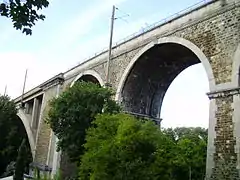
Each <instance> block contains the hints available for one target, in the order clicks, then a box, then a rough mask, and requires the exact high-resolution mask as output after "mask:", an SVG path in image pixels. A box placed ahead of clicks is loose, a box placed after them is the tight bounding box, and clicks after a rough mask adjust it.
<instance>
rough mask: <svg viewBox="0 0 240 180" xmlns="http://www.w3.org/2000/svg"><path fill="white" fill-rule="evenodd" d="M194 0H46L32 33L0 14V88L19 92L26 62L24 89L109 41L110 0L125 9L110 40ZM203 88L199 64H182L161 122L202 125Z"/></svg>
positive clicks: (204, 116) (13, 93)
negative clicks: (46, 5)
mask: <svg viewBox="0 0 240 180" xmlns="http://www.w3.org/2000/svg"><path fill="white" fill-rule="evenodd" d="M199 1H200V0H183V1H177V0H167V1H160V0H91V1H87V0H85V1H83V0H71V1H68V3H66V1H60V0H50V6H49V7H48V8H47V9H44V10H43V11H42V12H43V13H44V14H45V15H46V19H45V21H39V22H37V24H36V26H35V27H34V28H33V35H32V36H25V35H23V34H22V33H21V32H20V31H16V30H15V29H13V28H12V24H11V21H10V20H8V19H5V18H3V17H0V58H1V59H0V61H1V66H0V68H1V70H0V93H3V92H4V87H5V85H7V93H8V94H9V95H10V96H11V97H16V96H19V95H20V94H21V91H22V84H23V79H24V73H25V69H26V68H28V79H27V85H26V90H29V89H31V88H33V87H34V86H37V85H38V84H39V83H41V82H43V81H45V80H47V79H48V78H51V77H52V76H53V75H55V74H58V73H59V72H64V71H65V70H67V69H69V68H71V67H72V66H74V65H76V64H78V63H80V62H82V61H84V60H85V59H86V58H87V57H89V56H92V55H93V54H94V53H95V52H99V51H100V50H102V49H104V48H106V47H108V41H109V27H110V16H111V10H112V5H113V4H114V5H116V6H117V7H118V8H119V11H116V17H122V16H124V15H125V13H127V14H129V15H130V16H129V17H126V18H124V19H125V20H126V21H127V22H125V21H123V20H121V19H118V20H116V21H115V26H114V37H113V41H114V42H117V41H119V40H120V39H122V38H124V37H126V36H128V35H130V34H132V33H134V32H136V31H139V30H140V29H142V28H144V27H146V26H147V25H150V24H152V23H154V22H157V21H159V20H161V19H163V18H166V17H167V16H169V15H172V14H174V13H176V12H178V11H180V10H183V9H185V8H187V7H189V6H191V5H193V4H195V3H198V2H199ZM0 2H1V0H0ZM207 92H208V81H207V76H206V73H205V70H204V68H203V67H202V65H196V66H193V67H190V68H188V69H186V70H185V71H184V72H183V73H181V74H180V75H179V76H178V77H177V78H176V79H175V80H174V82H173V83H172V85H171V86H170V88H169V90H168V92H167V94H166V96H165V99H164V102H163V107H162V118H163V119H164V120H163V126H164V127H176V126H203V127H207V126H208V107H209V105H208V103H209V101H208V98H207V96H206V93H207Z"/></svg>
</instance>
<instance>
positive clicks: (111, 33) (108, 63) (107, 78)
mask: <svg viewBox="0 0 240 180" xmlns="http://www.w3.org/2000/svg"><path fill="white" fill-rule="evenodd" d="M114 19H115V6H113V9H112V17H111V29H110V42H109V51H108V61H107V72H106V86H109V85H110V84H109V67H110V60H111V56H112V38H113V25H114Z"/></svg>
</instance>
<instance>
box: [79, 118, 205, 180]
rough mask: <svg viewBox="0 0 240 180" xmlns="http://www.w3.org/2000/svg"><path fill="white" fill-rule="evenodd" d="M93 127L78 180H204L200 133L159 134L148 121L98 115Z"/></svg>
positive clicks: (180, 130) (179, 130) (196, 130)
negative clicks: (173, 135)
mask: <svg viewBox="0 0 240 180" xmlns="http://www.w3.org/2000/svg"><path fill="white" fill-rule="evenodd" d="M93 124H94V125H93V126H92V127H91V128H90V129H89V130H88V131H87V136H86V143H85V145H84V147H85V153H84V155H83V156H82V157H81V165H80V167H79V177H80V179H81V180H88V179H94V180H98V179H99V180H100V179H106V180H107V179H109V180H110V179H112V180H120V179H126V180H132V179H141V180H145V179H146V180H148V179H161V180H182V179H189V176H191V179H192V180H201V179H202V180H203V179H204V176H205V160H206V141H205V140H204V139H202V137H201V136H199V134H202V133H203V135H204V136H205V134H204V132H206V131H205V130H204V129H200V128H176V129H174V130H173V129H172V130H171V129H167V130H163V131H161V130H160V129H159V128H158V127H157V126H156V125H155V124H154V123H153V122H151V121H145V120H143V121H141V120H138V119H136V118H135V117H133V116H131V115H126V114H116V115H109V114H102V115H98V116H97V117H96V120H95V121H94V122H93ZM167 132H168V134H167ZM169 132H172V133H173V134H175V135H177V136H178V138H177V139H173V138H170V137H171V136H170V135H169V134H170V133H169ZM175 137H176V136H175ZM189 167H190V168H189Z"/></svg>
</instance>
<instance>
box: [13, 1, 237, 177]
mask: <svg viewBox="0 0 240 180" xmlns="http://www.w3.org/2000/svg"><path fill="white" fill-rule="evenodd" d="M107 59H108V51H105V52H102V53H100V54H98V55H96V56H95V57H92V58H90V59H89V60H87V61H85V62H83V63H82V64H79V65H78V66H75V67H73V68H72V69H70V70H68V71H66V72H64V73H60V74H58V75H57V76H55V77H53V78H51V79H49V80H48V81H46V82H44V83H43V84H41V85H39V86H37V87H35V88H34V89H32V90H30V91H29V92H26V93H25V94H24V95H23V105H24V108H23V107H22V106H19V112H18V115H19V117H20V118H21V120H22V121H23V124H24V126H25V128H26V131H27V134H28V138H29V142H30V146H31V151H32V155H33V159H34V162H39V163H42V164H47V165H48V166H50V167H52V168H53V169H52V171H53V173H54V172H56V169H58V168H59V167H60V166H61V164H63V161H64V160H63V159H64V158H63V159H62V156H61V155H60V153H57V152H56V141H57V139H56V137H55V136H54V134H53V132H52V131H51V129H50V128H49V126H48V125H47V124H46V123H45V122H44V116H45V115H46V113H47V111H48V101H49V100H50V99H51V98H53V97H56V96H58V95H59V93H61V92H62V91H63V90H64V89H65V87H66V86H69V85H73V84H74V82H76V81H78V80H85V81H92V82H98V83H99V84H100V85H102V86H104V84H105V82H106V63H107ZM197 63H202V65H203V66H204V68H205V70H206V74H207V76H208V80H209V87H210V92H208V93H207V95H208V97H209V99H210V110H209V112H210V117H209V137H208V149H207V151H208V153H207V164H206V179H218V180H220V179H221V180H223V179H224V180H228V179H229V180H230V179H231V180H233V179H240V87H239V83H240V80H239V69H240V0H213V1H208V2H205V3H203V4H200V5H199V6H197V7H196V8H193V9H191V10H189V11H186V12H184V13H182V14H181V15H179V16H177V17H175V18H172V19H170V20H168V21H166V22H164V23H161V24H158V25H157V26H153V27H152V28H150V29H148V30H147V31H145V32H143V33H141V34H138V35H136V36H134V37H132V38H129V39H127V40H126V41H124V42H121V43H119V44H117V45H116V46H114V47H113V50H112V58H111V61H110V83H111V85H112V87H113V89H115V90H116V97H115V99H116V101H118V102H119V103H121V104H122V105H123V106H124V108H125V110H126V111H128V112H130V113H135V114H138V115H140V116H147V117H150V118H153V119H160V117H161V115H160V112H161V104H162V101H163V98H164V94H165V93H166V91H167V89H168V87H169V85H170V84H171V82H172V81H173V80H174V78H175V77H176V76H177V75H178V74H179V73H180V72H181V71H183V70H184V69H186V68H187V67H189V66H191V65H194V64H197ZM196 81H197V79H196ZM15 102H16V104H17V105H20V103H21V97H19V98H16V99H15Z"/></svg>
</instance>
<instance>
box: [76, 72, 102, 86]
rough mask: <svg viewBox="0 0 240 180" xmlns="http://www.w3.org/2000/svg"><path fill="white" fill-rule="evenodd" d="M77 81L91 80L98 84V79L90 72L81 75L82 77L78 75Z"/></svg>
mask: <svg viewBox="0 0 240 180" xmlns="http://www.w3.org/2000/svg"><path fill="white" fill-rule="evenodd" d="M78 81H85V82H92V83H94V84H99V85H100V82H99V81H98V79H97V78H96V77H94V76H93V75H90V74H86V75H83V76H82V77H80V78H79V79H78Z"/></svg>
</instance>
